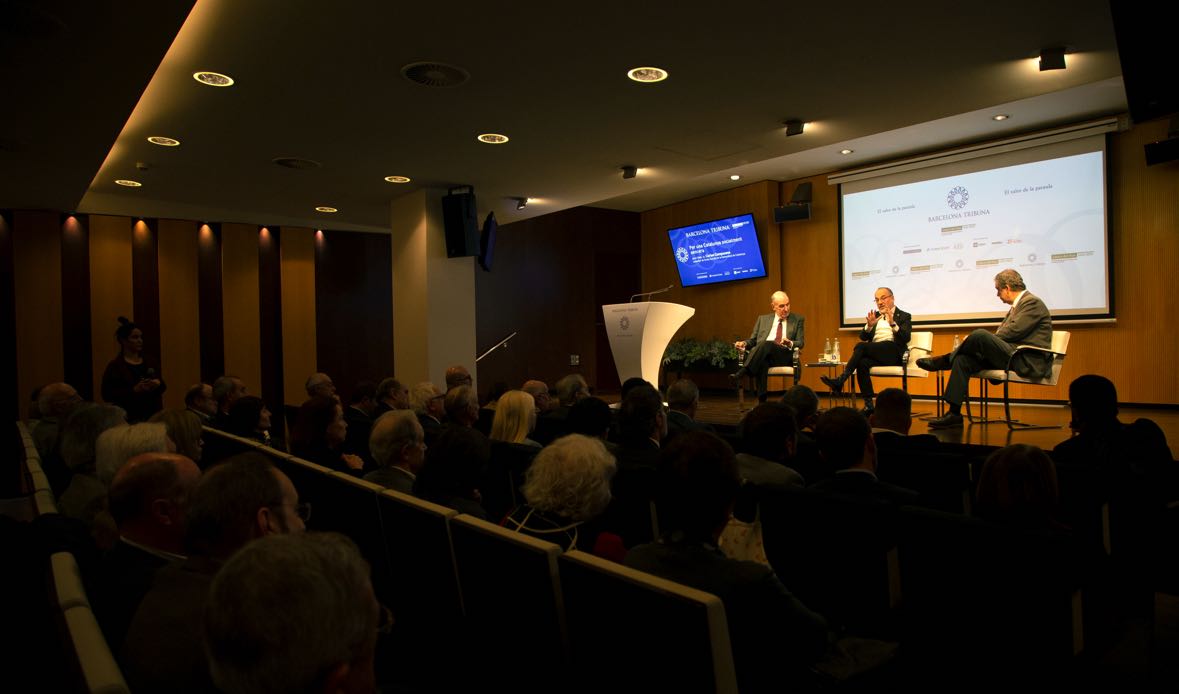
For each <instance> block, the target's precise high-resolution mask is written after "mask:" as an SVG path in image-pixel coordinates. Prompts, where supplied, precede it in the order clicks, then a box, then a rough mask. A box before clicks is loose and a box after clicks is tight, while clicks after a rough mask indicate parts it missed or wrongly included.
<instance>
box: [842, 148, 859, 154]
mask: <svg viewBox="0 0 1179 694" xmlns="http://www.w3.org/2000/svg"><path fill="white" fill-rule="evenodd" d="M854 151H855V150H854V149H841V150H839V153H840V154H851V153H852V152H854Z"/></svg>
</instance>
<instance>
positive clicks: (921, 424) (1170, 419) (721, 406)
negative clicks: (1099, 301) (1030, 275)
mask: <svg viewBox="0 0 1179 694" xmlns="http://www.w3.org/2000/svg"><path fill="white" fill-rule="evenodd" d="M828 397H829V396H828V395H827V394H825V393H819V407H820V408H827V407H833V406H835V405H836V404H840V403H832V402H830V401H829V399H828ZM773 399H774V396H773V395H771V400H773ZM756 404H757V398H756V396H754V397H750V396H749V394H748V393H747V394H746V397H745V407H746V410H747V411H748V409H749V408H751V407H753V406H755V405H756ZM843 404H846V403H843ZM858 404H862V403H858ZM972 406H973V405H972ZM934 409H935V404H934V402H933V401H930V400H915V401H914V402H913V412H914V413H915V414H919V413H922V412H927V413H933V412H934ZM743 414H744V413H743V412H742V411H741V410H740V408H739V406H738V404H737V394H736V392H735V391H734V392H733V393H731V394H724V393H701V395H700V409H699V411H698V413H697V415H696V418H697V419H699V420H700V421H703V422H708V423H709V424H713V425H719V426H722V427H735V426H737V424H738V423H740V421H741V417H742V415H743ZM975 414H978V412H977V410H975ZM990 414H991V416H992V417H1002V416H1003V401H1002V400H998V401H992V403H991V412H990ZM1011 414H1012V416H1013V417H1014V418H1015V419H1018V420H1021V421H1025V422H1029V423H1032V424H1051V425H1055V426H1060V427H1062V428H1060V429H1033V430H1026V431H1011V430H1009V429H1008V428H1007V425H1006V424H1003V423H1001V422H992V423H989V424H972V423H971V422H969V421H967V422H966V424H965V425H964V426H963V427H962V428H960V429H932V430H931V429H930V428H929V425H928V424H926V423H925V421H924V420H921V419H917V418H914V419H913V428H912V430H911V431H910V433H912V434H924V433H931V434H933V435H934V436H937V437H938V438H939V439H941V440H942V441H952V442H957V443H975V444H983V445H987V446H1006V445H1008V444H1012V443H1030V444H1033V445H1036V446H1039V447H1040V448H1044V449H1052V448H1053V447H1054V446H1056V444H1058V443H1060V442H1061V441H1064V440H1065V439H1067V438H1069V436H1070V434H1071V432H1070V431H1069V428H1068V423H1069V420H1070V418H1071V414H1070V411H1069V408H1068V407H1066V406H1064V405H1012V406H1011ZM1143 417H1144V418H1146V419H1151V420H1154V422H1155V423H1156V424H1158V425H1159V426H1160V427H1161V428H1162V430H1163V433H1165V434H1166V436H1167V443H1168V445H1170V447H1171V454H1172V455H1176V454H1179V410H1174V409H1163V408H1138V407H1134V408H1129V407H1123V408H1121V413H1120V414H1119V418H1120V419H1121V420H1122V421H1123V422H1126V423H1129V422H1132V421H1134V420H1135V419H1138V418H1143Z"/></svg>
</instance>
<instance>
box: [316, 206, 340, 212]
mask: <svg viewBox="0 0 1179 694" xmlns="http://www.w3.org/2000/svg"><path fill="white" fill-rule="evenodd" d="M315 211H316V212H339V210H337V209H336V208H334V207H328V206H327V205H320V206H319V207H317V208H315Z"/></svg>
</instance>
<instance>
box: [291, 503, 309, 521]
mask: <svg viewBox="0 0 1179 694" xmlns="http://www.w3.org/2000/svg"><path fill="white" fill-rule="evenodd" d="M295 515H296V516H298V517H299V520H301V521H303V522H304V523H306V522H307V521H309V520H311V502H310V501H303V502H301V503H298V504H295Z"/></svg>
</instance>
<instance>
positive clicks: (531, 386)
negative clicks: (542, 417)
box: [520, 380, 560, 413]
mask: <svg viewBox="0 0 1179 694" xmlns="http://www.w3.org/2000/svg"><path fill="white" fill-rule="evenodd" d="M520 390H522V391H524V392H525V393H528V394H529V395H531V396H532V399H533V400H535V401H536V409H537V410H538V411H539V412H542V413H544V412H548V411H549V410H554V409H556V408H557V406H558V405H559V404H560V403H558V402H555V401H554V400H553V399H552V398H551V397H550V396H549V387H548V384H546V383H545V382H544V381H536V380H532V381H525V382H524V385H523V386H521V387H520Z"/></svg>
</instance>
